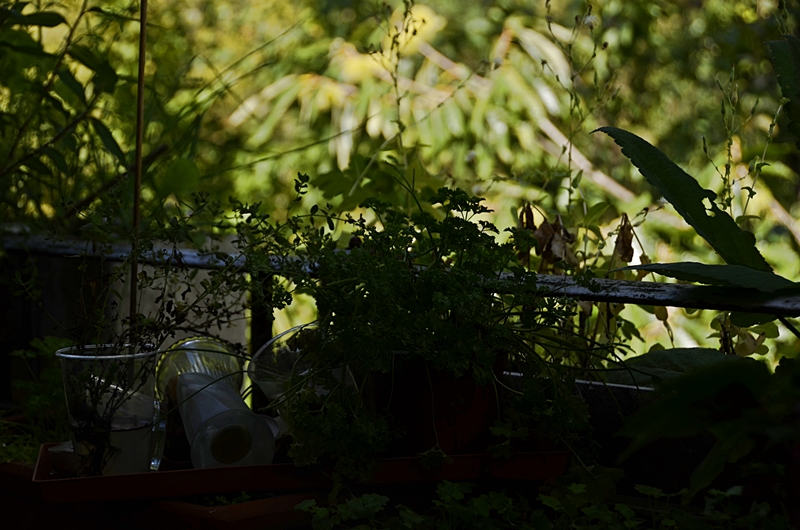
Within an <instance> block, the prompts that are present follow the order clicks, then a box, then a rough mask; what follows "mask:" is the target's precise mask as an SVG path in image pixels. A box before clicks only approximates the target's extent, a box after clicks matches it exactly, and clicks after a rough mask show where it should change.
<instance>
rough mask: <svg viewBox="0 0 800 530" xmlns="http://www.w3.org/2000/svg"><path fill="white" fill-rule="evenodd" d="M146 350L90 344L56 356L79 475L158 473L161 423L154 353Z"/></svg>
mask: <svg viewBox="0 0 800 530" xmlns="http://www.w3.org/2000/svg"><path fill="white" fill-rule="evenodd" d="M146 349H147V348H146V347H134V346H132V345H125V346H119V345H113V344H94V345H86V346H73V347H69V348H62V349H60V350H58V351H57V352H56V356H57V357H58V358H59V359H60V361H61V371H62V376H63V381H64V393H65V396H66V400H67V411H68V413H69V421H70V427H71V438H72V446H73V451H74V453H75V455H76V456H77V457H78V458H77V460H78V462H79V469H77V470H76V471H77V473H78V474H79V475H119V474H124V473H141V472H146V471H150V470H151V469H157V468H158V463H159V462H160V460H161V454H160V453H161V450H163V436H162V435H163V428H164V423H163V421H162V420H161V417H160V408H159V404H158V402H157V401H156V399H155V377H154V373H155V365H156V361H157V358H158V355H159V354H160V352H158V351H142V350H146Z"/></svg>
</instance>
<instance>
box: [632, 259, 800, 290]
mask: <svg viewBox="0 0 800 530" xmlns="http://www.w3.org/2000/svg"><path fill="white" fill-rule="evenodd" d="M627 269H632V270H640V271H650V272H655V273H656V274H661V275H663V276H669V277H670V278H675V279H676V280H683V281H687V282H698V283H705V284H709V285H724V286H728V287H744V288H745V289H756V290H758V291H762V292H765V293H773V292H775V291H779V290H781V289H791V288H795V289H797V288H800V283H795V282H792V281H789V280H787V279H786V278H784V277H783V276H778V275H777V274H775V273H772V272H766V271H760V270H756V269H752V268H750V267H745V266H743V265H706V264H704V263H693V262H683V263H650V264H647V265H631V266H630V267H625V268H623V269H621V270H627Z"/></svg>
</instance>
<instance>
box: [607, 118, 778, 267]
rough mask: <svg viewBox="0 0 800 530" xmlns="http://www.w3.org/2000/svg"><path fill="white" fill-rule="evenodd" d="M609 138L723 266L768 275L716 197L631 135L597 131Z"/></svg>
mask: <svg viewBox="0 0 800 530" xmlns="http://www.w3.org/2000/svg"><path fill="white" fill-rule="evenodd" d="M597 130H598V131H602V132H604V133H606V134H608V135H609V136H611V137H612V138H613V139H614V141H615V142H616V143H617V145H619V146H620V147H622V153H623V154H624V155H625V156H627V157H628V158H630V159H631V162H633V165H635V166H636V167H637V168H639V171H640V172H641V173H642V175H644V177H645V178H646V179H647V181H648V182H650V184H652V185H653V186H655V187H657V188H658V189H659V190H660V191H661V194H662V195H663V196H664V198H665V199H666V200H668V201H669V202H670V203H671V204H672V205H673V206H674V207H675V210H677V212H678V213H679V214H680V215H681V216H682V217H683V218H684V219H685V220H686V222H687V223H689V224H690V225H691V226H692V228H694V229H695V230H696V231H697V233H698V234H699V235H700V236H701V237H702V238H703V239H705V240H706V241H707V242H708V244H709V245H711V246H712V247H713V248H714V250H716V251H717V253H718V254H719V255H720V256H721V257H722V259H723V260H725V262H726V263H730V264H734V265H744V266H746V267H751V268H753V269H758V270H762V271H771V270H772V267H770V266H769V264H768V263H767V261H766V260H765V259H764V257H763V256H762V255H761V253H760V252H759V251H758V249H757V248H756V245H755V242H756V238H755V236H754V235H753V234H751V233H750V232H746V231H744V230H742V229H741V228H739V226H738V225H737V224H736V222H735V221H734V220H733V219H732V218H731V216H730V215H728V214H727V213H726V212H725V211H723V210H721V209H720V208H719V206H717V204H716V203H715V202H714V199H716V198H717V195H716V193H714V192H713V191H711V190H707V189H703V187H702V186H700V184H698V183H697V181H696V180H695V179H694V178H693V177H692V176H690V175H689V174H688V173H686V172H685V171H683V170H682V169H681V168H679V167H678V166H677V165H676V164H675V163H674V162H673V161H672V160H670V159H669V158H667V156H666V155H665V154H664V153H662V152H661V151H659V150H658V149H656V148H655V147H653V146H652V145H650V144H649V143H647V142H646V141H645V140H642V139H641V138H639V137H638V136H636V135H635V134H632V133H629V132H628V131H623V130H622V129H617V128H616V127H601V128H599V129H597Z"/></svg>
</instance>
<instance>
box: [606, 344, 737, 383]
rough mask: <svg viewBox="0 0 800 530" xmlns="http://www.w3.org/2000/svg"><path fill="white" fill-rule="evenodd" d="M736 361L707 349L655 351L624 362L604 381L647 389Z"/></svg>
mask: <svg viewBox="0 0 800 530" xmlns="http://www.w3.org/2000/svg"><path fill="white" fill-rule="evenodd" d="M738 359H742V357H736V356H731V355H725V354H724V353H722V352H721V351H719V350H713V349H711V348H674V349H671V350H655V351H651V352H648V353H645V354H644V355H639V356H638V357H631V358H629V359H626V360H625V366H626V367H627V370H614V371H609V372H606V380H607V381H608V382H609V383H617V384H620V385H633V386H640V387H649V386H654V384H656V383H658V382H661V381H665V380H667V379H672V378H673V377H678V376H681V375H685V374H687V373H689V372H691V371H693V370H698V369H700V368H702V367H706V366H710V365H713V364H716V363H720V362H730V361H733V362H736V360H738Z"/></svg>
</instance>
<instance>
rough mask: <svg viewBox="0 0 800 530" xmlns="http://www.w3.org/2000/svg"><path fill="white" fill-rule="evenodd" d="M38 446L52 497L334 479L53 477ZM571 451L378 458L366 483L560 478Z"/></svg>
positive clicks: (65, 499)
mask: <svg viewBox="0 0 800 530" xmlns="http://www.w3.org/2000/svg"><path fill="white" fill-rule="evenodd" d="M52 445H55V444H45V445H43V446H42V447H41V448H40V450H39V459H38V461H37V463H36V469H35V471H34V476H33V484H35V485H36V486H37V487H38V489H39V492H40V493H41V495H42V498H43V499H44V500H46V501H48V502H53V503H69V502H87V501H95V500H115V499H146V498H151V499H152V498H155V499H158V498H162V499H163V498H170V497H180V496H187V495H210V494H219V493H228V492H239V491H247V490H259V491H274V492H276V493H279V492H280V493H283V492H287V491H302V492H308V491H315V490H323V489H325V488H329V487H330V486H331V484H332V480H331V478H330V470H329V469H326V468H325V467H311V466H309V467H297V466H295V465H294V464H270V465H265V466H241V467H218V468H208V469H191V470H183V471H159V472H154V473H136V474H129V475H111V476H105V477H86V478H66V479H55V478H52V467H51V462H50V455H49V453H48V451H47V448H48V447H51V446H52ZM568 460H569V452H567V451H553V452H542V453H518V454H516V455H514V456H512V457H511V458H510V459H508V460H500V459H495V458H492V457H491V456H490V455H488V454H477V455H457V456H453V462H452V463H450V464H444V465H442V466H440V467H438V468H435V469H425V468H423V467H422V465H421V464H420V461H419V458H417V457H408V458H384V459H379V460H378V462H377V464H376V466H375V470H374V473H373V477H372V479H371V480H369V481H368V482H366V483H365V484H373V485H377V484H415V483H425V482H439V481H442V480H452V481H464V480H482V479H500V480H545V479H550V478H556V477H558V476H559V475H561V474H562V473H563V472H564V470H565V469H566V467H567V462H568Z"/></svg>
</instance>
